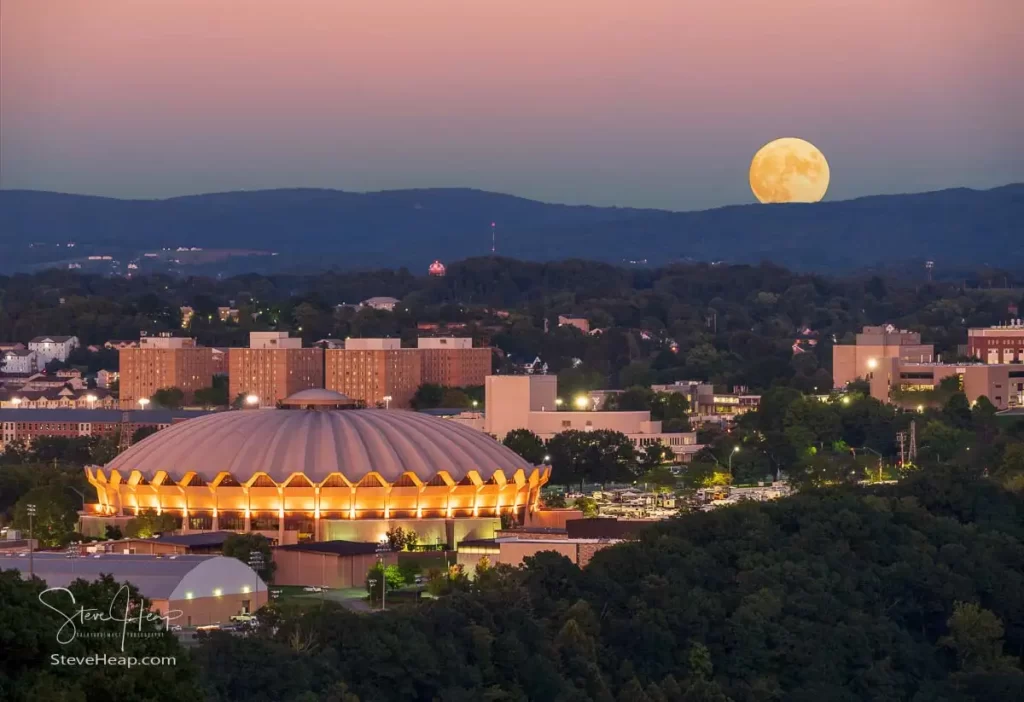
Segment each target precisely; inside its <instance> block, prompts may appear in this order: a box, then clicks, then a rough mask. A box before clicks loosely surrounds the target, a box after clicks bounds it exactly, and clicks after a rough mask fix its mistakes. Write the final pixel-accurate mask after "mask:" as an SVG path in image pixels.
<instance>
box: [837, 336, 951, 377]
mask: <svg viewBox="0 0 1024 702" xmlns="http://www.w3.org/2000/svg"><path fill="white" fill-rule="evenodd" d="M887 358H896V359H899V360H902V361H913V362H917V363H930V362H932V361H934V360H935V347H934V346H933V345H932V344H922V343H921V335H920V334H918V333H916V332H909V331H906V330H903V329H896V328H894V327H893V326H892V325H888V326H884V327H864V331H862V332H861V333H860V334H857V341H856V343H854V344H844V345H837V346H833V347H832V384H833V386H834V387H837V388H842V387H846V385H847V384H848V383H850V382H852V381H854V380H856V379H857V378H867V377H868V375H869V374H870V373H871V371H873V370H875V369H876V368H877V367H878V365H879V364H880V363H881V361H882V360H883V359H887Z"/></svg>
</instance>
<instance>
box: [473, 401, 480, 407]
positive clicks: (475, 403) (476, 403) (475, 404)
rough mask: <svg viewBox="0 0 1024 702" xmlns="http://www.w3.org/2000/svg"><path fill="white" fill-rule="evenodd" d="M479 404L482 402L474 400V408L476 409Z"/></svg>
mask: <svg viewBox="0 0 1024 702" xmlns="http://www.w3.org/2000/svg"><path fill="white" fill-rule="evenodd" d="M478 404H480V403H479V402H477V401H476V400H473V408H474V409H476V406H477V405H478Z"/></svg>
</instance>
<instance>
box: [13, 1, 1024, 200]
mask: <svg viewBox="0 0 1024 702" xmlns="http://www.w3.org/2000/svg"><path fill="white" fill-rule="evenodd" d="M1022 70H1024V1H1022V0H974V1H973V2H964V0H774V1H773V2H766V1H765V0H706V1H697V0H691V1H685V2H684V1H683V0H634V1H632V2H626V1H625V0H429V1H427V0H362V1H359V2H356V1H355V0H273V1H271V0H245V1H244V2H243V1H240V0H3V1H2V4H0V187H3V188H33V189H42V190H57V191H63V192H74V193H88V194H97V195H109V196H115V197H129V198H140V197H168V196H174V195H183V194H191V193H199V192H212V191H226V190H239V189H257V188H276V187H296V186H301V187H327V188H338V189H344V190H378V189H391V188H413V187H447V186H466V187H473V188H480V189H485V190H493V191H498V192H505V193H511V194H515V195H522V196H525V197H531V198H537V199H541V200H546V201H551V202H566V203H589V204H595V205H609V204H618V205H631V206H643V207H664V208H670V209H680V210H688V209H702V208H706V207H715V206H719V205H726V204H737V203H749V202H755V198H754V196H753V195H752V194H751V191H750V188H749V186H748V184H747V169H748V168H749V166H750V160H751V157H752V156H753V154H754V153H755V152H756V151H757V149H758V148H759V147H760V146H762V145H763V144H764V143H766V142H768V141H770V140H771V139H774V138H776V137H781V136H796V137H801V138H803V139H807V140H809V141H811V142H812V143H814V144H815V145H817V146H818V147H819V148H820V149H821V151H822V152H823V153H824V154H825V157H826V158H827V159H828V161H829V163H830V166H831V174H832V184H831V187H830V189H829V191H828V194H827V196H826V200H837V199H846V198H851V197H857V196H861V195H871V194H878V193H898V192H916V191H924V190H934V189H939V188H947V187H957V186H968V187H974V188H990V187H994V186H998V185H1004V184H1006V183H1010V182H1020V181H1024V80H1022V79H1021V72H1022Z"/></svg>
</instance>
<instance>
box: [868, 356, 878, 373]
mask: <svg viewBox="0 0 1024 702" xmlns="http://www.w3.org/2000/svg"><path fill="white" fill-rule="evenodd" d="M876 368H878V359H876V358H869V359H868V369H869V370H874V369H876Z"/></svg>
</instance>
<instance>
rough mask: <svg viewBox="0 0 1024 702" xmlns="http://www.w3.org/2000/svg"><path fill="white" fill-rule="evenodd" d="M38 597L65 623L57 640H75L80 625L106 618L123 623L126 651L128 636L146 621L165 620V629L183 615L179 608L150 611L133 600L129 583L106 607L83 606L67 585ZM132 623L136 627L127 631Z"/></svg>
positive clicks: (82, 626) (64, 643)
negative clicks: (160, 612)
mask: <svg viewBox="0 0 1024 702" xmlns="http://www.w3.org/2000/svg"><path fill="white" fill-rule="evenodd" d="M39 601H40V602H41V603H42V604H43V605H44V606H46V607H47V608H49V609H51V610H53V611H54V612H56V613H57V614H59V615H60V616H61V617H62V619H63V623H62V624H61V625H60V628H59V629H58V630H57V643H59V644H61V645H62V646H66V645H67V644H69V643H71V642H72V641H74V640H75V638H77V637H78V635H79V627H81V628H82V630H83V636H84V635H86V634H85V633H84V630H85V629H87V628H88V625H89V624H104V623H106V622H120V624H121V651H122V652H123V651H124V642H125V639H127V638H129V637H132V636H134V635H135V634H136V631H137V632H138V633H139V634H143V633H144V632H143V631H142V625H143V622H158V621H162V622H163V625H164V629H167V628H169V625H170V622H171V620H173V619H177V618H178V617H180V616H181V615H182V611H181V610H180V609H172V610H169V611H168V612H167V613H166V614H159V613H157V612H151V611H149V610H148V609H146V608H145V607H143V606H142V601H141V600H139V601H133V600H132V599H131V593H129V591H128V586H127V585H122V586H121V588H120V589H119V590H118V591H117V592H116V593H115V594H114V597H113V598H112V599H111V600H110V606H109V607H108V608H107V610H106V611H103V610H101V609H97V608H95V607H84V606H82V605H79V604H78V602H77V601H76V600H75V595H74V593H72V592H71V590H69V589H67V588H66V587H51V588H47V589H46V590H43V591H42V592H40V593H39ZM129 624H131V625H132V628H133V630H135V631H133V632H132V633H131V634H129V632H128V626H129Z"/></svg>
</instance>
